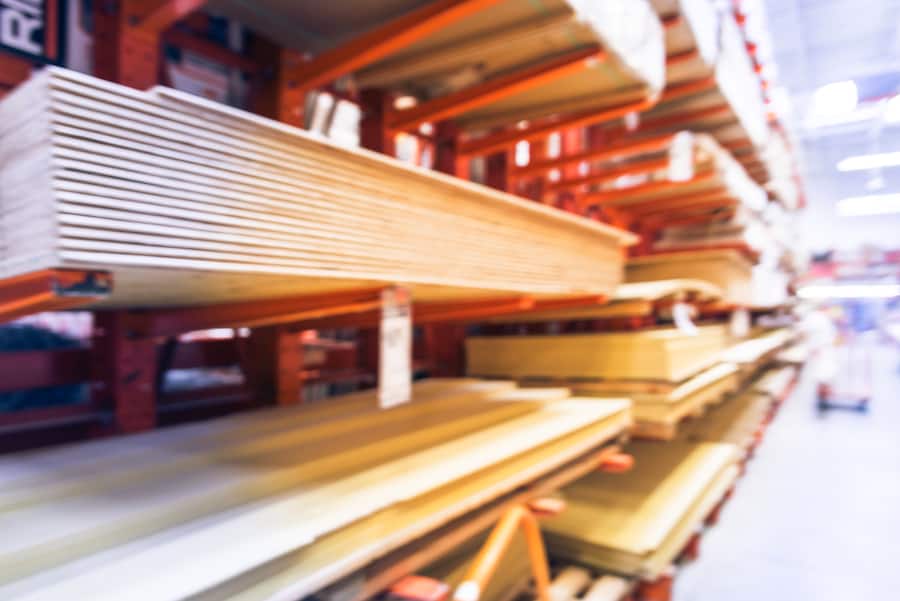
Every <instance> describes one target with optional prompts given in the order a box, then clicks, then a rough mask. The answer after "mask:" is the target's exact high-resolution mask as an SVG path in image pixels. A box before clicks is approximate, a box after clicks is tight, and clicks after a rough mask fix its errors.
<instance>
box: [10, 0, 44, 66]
mask: <svg viewBox="0 0 900 601" xmlns="http://www.w3.org/2000/svg"><path fill="white" fill-rule="evenodd" d="M44 16H45V13H44V0H0V45H2V46H5V47H7V48H9V49H11V50H15V51H17V52H21V53H22V54H28V55H31V56H33V57H35V58H43V56H44V43H45V38H46V32H45V21H44Z"/></svg>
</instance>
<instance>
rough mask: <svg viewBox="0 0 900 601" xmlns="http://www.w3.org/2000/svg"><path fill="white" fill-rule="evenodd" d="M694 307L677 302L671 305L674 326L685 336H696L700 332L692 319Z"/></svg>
mask: <svg viewBox="0 0 900 601" xmlns="http://www.w3.org/2000/svg"><path fill="white" fill-rule="evenodd" d="M693 313H694V307H693V306H691V305H689V304H687V303H682V302H678V303H675V304H674V305H672V319H673V320H674V321H675V327H676V328H678V329H679V331H681V333H682V334H686V335H687V336H696V335H697V334H699V333H700V330H699V329H698V328H697V325H696V324H695V323H694V319H693Z"/></svg>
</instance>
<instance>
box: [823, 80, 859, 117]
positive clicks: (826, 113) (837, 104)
mask: <svg viewBox="0 0 900 601" xmlns="http://www.w3.org/2000/svg"><path fill="white" fill-rule="evenodd" d="M858 104H859V90H858V89H857V88H856V82H854V81H853V80H847V81H838V82H835V83H830V84H828V85H824V86H822V87H821V88H819V89H817V90H816V91H815V92H813V113H815V114H816V115H818V116H820V117H837V116H840V115H846V114H849V113H852V112H853V111H855V110H856V106H857V105H858Z"/></svg>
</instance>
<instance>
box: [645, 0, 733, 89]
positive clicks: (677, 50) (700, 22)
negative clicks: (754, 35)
mask: <svg viewBox="0 0 900 601" xmlns="http://www.w3.org/2000/svg"><path fill="white" fill-rule="evenodd" d="M652 3H653V8H654V9H655V10H656V12H657V14H658V15H659V17H660V18H661V19H671V18H675V17H680V18H678V20H677V22H676V23H675V24H674V26H670V27H667V28H666V55H667V56H668V57H673V58H674V57H679V58H677V59H676V60H675V61H672V62H670V64H669V65H668V66H667V69H666V82H667V83H668V84H669V85H671V84H673V83H685V82H688V81H696V80H698V79H701V78H703V77H708V76H710V75H712V74H713V72H714V70H715V65H716V59H717V58H718V56H719V41H718V36H719V18H718V15H717V14H716V10H715V8H714V6H713V5H712V4H710V3H709V2H706V1H705V0H652ZM690 53H696V55H695V56H692V57H691V58H690V60H684V57H685V56H688V55H689V54H690Z"/></svg>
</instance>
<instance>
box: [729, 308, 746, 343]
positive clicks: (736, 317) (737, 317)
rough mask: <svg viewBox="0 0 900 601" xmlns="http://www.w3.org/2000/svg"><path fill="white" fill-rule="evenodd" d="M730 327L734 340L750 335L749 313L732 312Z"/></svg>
mask: <svg viewBox="0 0 900 601" xmlns="http://www.w3.org/2000/svg"><path fill="white" fill-rule="evenodd" d="M730 326H731V335H732V336H733V337H734V338H746V337H747V336H748V335H749V334H750V326H751V323H750V312H749V311H747V309H738V310H737V311H732V312H731V322H730Z"/></svg>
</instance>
